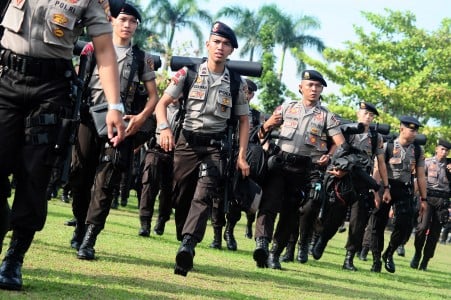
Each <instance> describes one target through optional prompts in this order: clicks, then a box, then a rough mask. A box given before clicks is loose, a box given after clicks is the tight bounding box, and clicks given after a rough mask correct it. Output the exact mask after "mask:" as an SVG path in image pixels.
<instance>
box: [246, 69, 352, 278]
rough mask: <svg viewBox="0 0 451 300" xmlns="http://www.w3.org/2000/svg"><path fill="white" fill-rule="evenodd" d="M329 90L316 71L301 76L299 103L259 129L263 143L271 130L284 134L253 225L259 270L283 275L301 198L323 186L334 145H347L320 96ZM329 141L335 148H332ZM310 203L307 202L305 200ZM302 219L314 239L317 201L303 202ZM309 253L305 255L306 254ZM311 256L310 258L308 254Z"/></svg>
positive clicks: (278, 112)
mask: <svg viewBox="0 0 451 300" xmlns="http://www.w3.org/2000/svg"><path fill="white" fill-rule="evenodd" d="M325 86H327V83H326V81H325V80H324V78H323V76H322V75H321V74H320V73H319V72H318V71H315V70H305V71H303V72H302V77H301V82H300V84H299V92H300V93H301V94H302V100H301V101H292V102H289V103H287V104H284V105H282V106H279V107H278V108H276V110H275V111H274V113H273V114H272V116H271V117H270V118H269V119H268V120H267V121H266V122H265V123H264V124H263V126H262V127H261V132H260V138H263V137H264V135H265V134H267V133H268V132H269V131H270V130H273V129H274V128H280V134H279V137H278V139H277V141H276V145H277V146H278V147H279V148H280V152H279V153H278V154H277V155H274V156H272V157H270V158H269V160H268V164H269V162H270V161H277V163H276V164H269V166H268V167H269V173H268V174H267V176H266V180H265V182H264V183H263V184H262V186H263V196H262V200H261V204H260V208H259V211H258V213H257V222H256V225H255V240H256V248H255V250H254V254H253V257H254V260H255V261H256V263H257V267H270V268H273V269H280V268H281V265H280V262H279V256H280V254H281V252H282V250H283V248H284V247H285V246H286V244H287V242H288V238H289V235H290V233H291V232H293V231H295V229H296V227H297V226H298V218H299V213H298V212H299V207H300V205H301V201H302V195H309V193H310V191H311V187H312V184H313V185H314V184H315V183H316V182H320V181H321V177H322V172H324V170H325V167H326V166H327V164H328V163H329V161H330V157H331V155H332V151H333V150H334V148H335V147H336V145H341V144H342V143H343V142H344V141H345V139H344V137H343V135H342V133H341V130H340V126H339V125H340V122H339V121H338V120H337V119H336V118H335V115H334V114H332V113H331V112H329V111H328V110H327V109H326V108H324V107H323V106H321V103H320V96H321V93H322V91H323V88H324V87H325ZM328 138H331V139H332V140H333V143H334V144H335V145H334V146H331V147H330V148H329V147H328V143H327V140H328ZM307 198H308V197H307ZM305 200H306V201H304V203H302V205H303V206H304V212H303V215H302V216H301V223H302V226H301V227H300V228H301V231H302V238H301V240H302V241H303V242H305V243H306V244H305V246H307V247H308V244H307V240H306V239H305V237H306V236H307V235H310V234H311V232H312V228H313V223H314V221H315V219H316V216H317V213H318V209H317V208H319V204H318V203H317V202H318V199H310V198H309V199H305ZM277 213H280V216H279V223H278V225H277V229H276V232H275V234H274V240H273V244H272V248H271V251H270V253H269V252H268V244H269V242H270V241H271V239H272V237H273V230H274V223H275V220H276V216H277ZM305 250H307V249H305ZM306 255H307V253H306Z"/></svg>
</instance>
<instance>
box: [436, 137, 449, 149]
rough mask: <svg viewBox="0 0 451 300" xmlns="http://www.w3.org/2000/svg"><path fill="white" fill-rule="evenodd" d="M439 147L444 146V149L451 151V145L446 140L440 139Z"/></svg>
mask: <svg viewBox="0 0 451 300" xmlns="http://www.w3.org/2000/svg"><path fill="white" fill-rule="evenodd" d="M437 145H438V146H443V147H445V148H446V149H448V150H449V149H451V143H450V142H448V141H446V140H444V139H439V140H438V142H437Z"/></svg>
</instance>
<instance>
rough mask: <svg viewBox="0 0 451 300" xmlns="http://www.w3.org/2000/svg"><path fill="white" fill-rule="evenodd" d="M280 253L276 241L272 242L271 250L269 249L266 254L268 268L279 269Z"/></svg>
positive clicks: (280, 250) (280, 267)
mask: <svg viewBox="0 0 451 300" xmlns="http://www.w3.org/2000/svg"><path fill="white" fill-rule="evenodd" d="M281 253H282V249H280V247H279V245H278V244H277V242H275V241H274V242H273V243H272V247H271V250H270V251H269V256H268V262H267V264H268V268H271V269H277V270H281V269H282V266H281V265H280V254H281Z"/></svg>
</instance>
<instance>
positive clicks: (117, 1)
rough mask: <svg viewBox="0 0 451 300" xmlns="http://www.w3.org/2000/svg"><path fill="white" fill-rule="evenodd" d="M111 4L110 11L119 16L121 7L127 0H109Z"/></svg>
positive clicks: (112, 14) (114, 16)
mask: <svg viewBox="0 0 451 300" xmlns="http://www.w3.org/2000/svg"><path fill="white" fill-rule="evenodd" d="M108 3H109V4H110V13H111V16H112V17H113V18H117V16H118V15H119V12H120V11H121V7H122V6H124V3H125V0H108Z"/></svg>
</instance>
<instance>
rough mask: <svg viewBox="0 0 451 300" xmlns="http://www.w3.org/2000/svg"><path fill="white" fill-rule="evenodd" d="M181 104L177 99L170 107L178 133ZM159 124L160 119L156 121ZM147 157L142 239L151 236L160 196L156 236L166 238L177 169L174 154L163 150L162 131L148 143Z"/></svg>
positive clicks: (172, 124) (142, 196)
mask: <svg viewBox="0 0 451 300" xmlns="http://www.w3.org/2000/svg"><path fill="white" fill-rule="evenodd" d="M179 109H180V102H179V99H178V98H176V99H174V101H173V102H172V103H171V104H169V105H168V107H167V117H168V122H169V124H170V126H171V130H172V131H174V130H175V127H176V125H177V124H176V123H177V121H178V120H177V119H178V117H179V113H180V110H179ZM155 123H156V120H155ZM146 149H147V150H146V155H145V158H144V170H143V176H142V192H141V200H140V202H139V220H140V223H141V228H140V230H139V232H138V234H139V235H140V236H143V237H147V236H149V235H150V224H151V221H152V215H153V211H154V206H155V200H156V197H157V195H159V196H158V218H157V223H156V224H155V226H154V229H153V231H154V233H156V234H157V235H162V234H163V233H164V228H165V224H166V222H167V221H168V220H169V218H170V216H171V212H172V199H171V197H172V179H173V177H174V176H173V169H174V164H173V162H174V157H173V156H174V153H173V151H171V152H165V151H164V150H163V149H162V148H161V147H160V130H159V129H158V128H157V129H156V133H155V135H154V136H153V137H152V138H151V139H150V141H149V142H148V143H147V144H146Z"/></svg>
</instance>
